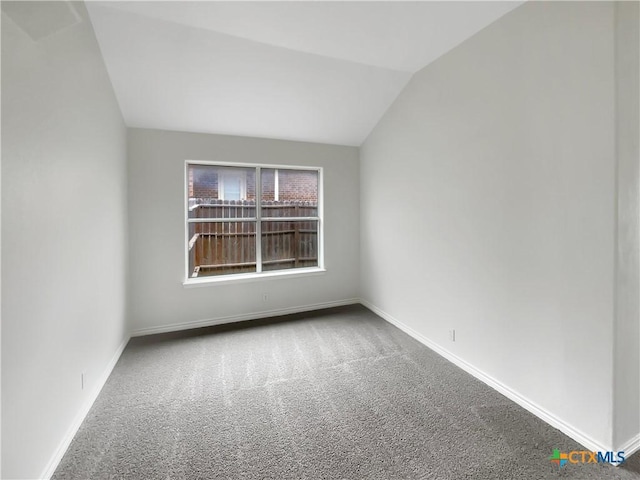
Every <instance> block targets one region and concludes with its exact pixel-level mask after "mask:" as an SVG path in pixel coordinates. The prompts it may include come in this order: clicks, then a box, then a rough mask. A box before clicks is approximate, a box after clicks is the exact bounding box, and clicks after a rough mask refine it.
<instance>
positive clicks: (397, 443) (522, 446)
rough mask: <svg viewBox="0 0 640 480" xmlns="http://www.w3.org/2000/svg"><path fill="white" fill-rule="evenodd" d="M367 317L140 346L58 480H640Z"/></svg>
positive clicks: (306, 318)
mask: <svg viewBox="0 0 640 480" xmlns="http://www.w3.org/2000/svg"><path fill="white" fill-rule="evenodd" d="M554 448H558V449H560V450H562V451H570V450H582V449H583V448H582V447H581V446H580V445H578V444H577V443H575V442H574V441H573V440H571V439H569V438H568V437H566V436H565V435H563V434H562V433H560V432H559V431H557V430H555V429H553V428H551V427H549V426H548V425H546V424H545V423H544V422H542V421H541V420H539V419H537V418H536V417H534V416H533V415H531V414H529V413H528V412H527V411H525V410H523V409H522V408H520V407H519V406H517V405H515V404H514V403H513V402H511V401H510V400H508V399H507V398H505V397H503V396H502V395H500V394H499V393H497V392H496V391H494V390H492V389H491V388H489V387H487V386H486V385H484V384H483V383H481V382H479V381H477V380H476V379H474V378H473V377H471V376H470V375H468V374H467V373H465V372H464V371H462V370H460V369H459V368H457V367H456V366H454V365H452V364H451V363H449V362H448V361H446V360H445V359H443V358H442V357H440V356H438V355H437V354H435V353H433V352H432V351H431V350H429V349H428V348H426V347H424V346H423V345H421V344H419V343H418V342H416V341H415V340H413V339H412V338H410V337H408V336H407V335H406V334H404V333H403V332H401V331H400V330H398V329H396V328H395V327H393V326H391V325H389V324H388V323H386V322H385V321H383V320H381V319H380V318H378V317H377V316H375V315H374V314H373V313H371V312H370V311H369V310H366V309H365V308H363V307H359V306H358V307H345V308H340V309H332V310H325V311H322V312H316V313H311V314H304V315H302V314H301V315H292V316H289V317H281V318H280V319H277V321H259V322H249V323H247V324H243V325H236V326H224V327H213V328H206V329H198V330H192V331H189V332H181V333H178V334H164V335H155V336H150V337H143V338H137V339H134V340H132V341H131V342H130V343H129V345H128V346H127V348H126V350H125V351H124V353H123V355H122V357H121V359H120V361H119V362H118V364H117V366H116V368H115V369H114V371H113V373H112V375H111V377H110V378H109V380H108V382H107V384H106V385H105V387H104V389H103V391H102V393H101V394H100V396H99V398H98V399H97V401H96V403H95V405H94V406H93V408H92V409H91V411H90V413H89V415H88V416H87V418H86V420H85V422H84V423H83V424H82V426H81V428H80V430H79V432H78V434H77V435H76V437H75V439H74V440H73V442H72V444H71V446H70V448H69V450H68V452H67V454H66V455H65V456H64V458H63V460H62V462H61V464H60V466H59V467H58V469H57V471H56V473H55V475H54V478H55V479H121V478H126V479H331V480H338V479H445V480H446V479H471V478H474V479H527V480H532V479H552V478H566V479H581V480H585V479H603V478H609V479H640V474H638V473H635V472H633V471H632V470H630V469H622V468H616V467H612V466H610V465H602V464H587V465H566V466H564V467H562V468H558V466H556V465H553V464H552V463H551V462H550V461H549V456H550V455H551V454H552V451H553V449H554Z"/></svg>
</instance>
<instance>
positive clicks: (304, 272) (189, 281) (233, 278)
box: [182, 160, 326, 287]
mask: <svg viewBox="0 0 640 480" xmlns="http://www.w3.org/2000/svg"><path fill="white" fill-rule="evenodd" d="M189 165H207V166H215V167H237V168H253V169H255V174H256V181H255V183H256V216H255V217H249V218H242V219H238V220H239V221H246V222H255V225H256V272H251V273H235V274H227V275H219V276H210V277H196V278H192V277H190V276H189V224H190V223H197V222H208V221H211V220H212V219H201V218H189V210H190V209H191V208H192V206H191V205H189ZM263 168H268V169H275V170H276V172H277V171H278V170H279V169H285V170H309V171H314V172H318V215H317V216H316V217H286V220H288V221H296V220H299V221H305V220H314V221H317V222H318V265H317V266H316V267H306V268H289V269H284V270H268V271H266V272H263V271H262V222H263V221H269V220H278V221H282V220H283V217H263V216H262V208H261V199H262V181H261V177H262V175H261V172H262V169H263ZM184 172H185V173H184V199H183V204H184V235H183V236H184V281H183V282H182V283H183V285H184V286H185V287H195V286H207V285H215V284H220V283H232V282H251V281H260V280H267V279H277V278H289V277H293V276H309V275H318V274H322V273H324V272H326V269H325V266H324V201H323V200H324V195H323V192H324V180H323V179H324V175H323V169H322V167H309V166H300V165H273V164H263V163H232V162H215V161H210V160H185V163H184ZM221 183H222V182H221V176H220V177H218V189H219V190H218V192H219V193H218V196H219V197H220V198H224V197H223V196H222V195H220V188H221V187H220V185H221ZM244 188H245V190H244V194H245V196H246V178H245V182H244ZM217 221H220V220H219V219H218V220H217ZM227 221H228V219H227Z"/></svg>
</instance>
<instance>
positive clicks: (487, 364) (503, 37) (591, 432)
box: [361, 2, 638, 447]
mask: <svg viewBox="0 0 640 480" xmlns="http://www.w3.org/2000/svg"><path fill="white" fill-rule="evenodd" d="M614 13H615V5H614V4H613V3H574V2H531V3H528V4H525V5H523V6H522V7H520V8H518V9H516V10H514V11H513V12H511V13H509V14H507V15H505V16H504V17H503V18H501V19H500V20H498V21H497V22H496V23H494V24H492V25H490V26H489V27H487V28H486V29H484V30H483V31H481V32H480V33H479V34H477V35H475V36H474V37H472V38H471V39H469V40H467V41H466V42H465V43H463V44H461V45H460V46H459V47H457V48H456V49H454V50H452V51H451V52H450V53H448V54H446V55H444V56H443V57H441V58H440V59H438V60H437V61H436V62H434V63H432V64H431V65H429V66H427V67H426V68H425V69H423V70H422V71H420V72H419V73H417V74H416V75H415V76H414V78H413V79H412V81H411V82H410V84H409V85H408V86H407V87H406V88H405V90H404V91H403V92H402V93H401V94H400V96H399V97H398V99H397V100H396V102H395V103H394V104H393V105H392V107H391V108H390V109H389V110H388V111H387V113H386V114H385V116H384V117H383V119H382V120H381V121H380V122H379V124H378V125H377V127H376V128H375V129H374V131H373V133H372V134H371V135H370V136H369V138H368V139H367V141H366V142H365V144H364V145H363V147H362V149H361V212H362V215H361V246H362V249H361V289H362V296H363V298H364V299H365V300H366V301H368V302H370V303H371V304H373V305H374V306H376V307H377V308H379V309H380V310H382V311H383V312H386V313H387V314H388V315H390V316H392V317H394V318H395V319H397V320H398V321H400V322H402V323H403V324H405V325H406V326H408V327H410V328H412V329H414V330H415V331H417V332H418V333H419V334H421V335H423V336H424V337H426V338H427V339H429V340H431V341H433V342H434V343H436V344H437V345H439V346H440V347H442V348H443V349H445V350H447V351H448V352H450V353H452V354H454V355H456V356H458V357H459V358H461V359H462V360H463V361H465V362H468V363H469V364H471V365H473V366H474V367H475V368H477V369H479V370H480V371H482V372H484V373H485V374H487V375H488V376H489V377H491V378H493V379H495V380H497V381H498V382H500V383H502V384H503V385H504V386H506V388H508V389H510V390H511V391H512V392H514V393H516V394H518V395H520V396H521V397H524V398H525V399H527V400H528V401H529V402H531V403H532V404H534V405H536V406H537V407H539V408H540V409H541V410H542V411H544V412H545V413H547V414H548V415H550V416H551V417H552V418H554V419H555V420H556V421H558V422H559V423H562V424H563V425H564V426H565V427H566V428H565V429H566V430H569V431H571V432H572V434H573V436H574V437H575V438H580V439H581V440H582V441H583V442H586V443H588V444H590V445H601V446H606V447H609V446H611V445H612V441H613V440H612V418H611V412H612V408H613V386H612V377H613V367H614V365H613V356H614V352H613V329H614V304H615V291H614V285H615V278H614V277H615V275H614V271H615V270H614V269H615V263H616V262H615V252H616V234H615V232H616V228H617V220H616V154H615V140H616V135H615V78H614V73H615V68H614ZM636 243H637V242H636ZM636 248H637V246H636ZM390 252H393V254H390ZM630 321H635V322H637V321H638V319H637V317H635V318H633V319H630ZM450 329H456V331H457V338H456V341H455V342H452V341H450V340H449V336H448V331H449V330H450Z"/></svg>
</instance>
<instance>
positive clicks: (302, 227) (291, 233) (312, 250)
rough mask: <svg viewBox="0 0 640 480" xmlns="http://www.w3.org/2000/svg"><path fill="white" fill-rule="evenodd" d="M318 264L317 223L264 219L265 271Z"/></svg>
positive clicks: (263, 262) (315, 265)
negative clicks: (265, 220)
mask: <svg viewBox="0 0 640 480" xmlns="http://www.w3.org/2000/svg"><path fill="white" fill-rule="evenodd" d="M317 266H318V222H317V221H316V220H308V221H297V222H287V221H267V222H262V270H263V271H268V270H286V269H290V268H305V267H317Z"/></svg>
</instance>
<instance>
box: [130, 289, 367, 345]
mask: <svg viewBox="0 0 640 480" xmlns="http://www.w3.org/2000/svg"><path fill="white" fill-rule="evenodd" d="M357 303H360V299H359V298H347V299H344V300H337V301H333V302H324V303H314V304H311V305H300V306H297V307H289V308H279V309H276V310H264V311H262V312H252V313H246V314H241V315H229V316H227V317H218V318H208V319H204V320H195V321H192V322H184V323H174V324H170V325H163V326H160V327H148V328H139V329H136V330H133V331H132V332H131V336H132V337H141V336H143V335H154V334H156V333H167V332H176V331H180V330H189V329H192V328H201V327H211V326H214V325H224V324H226V323H235V322H243V321H245V320H257V319H260V318H268V317H277V316H280V315H289V314H291V313H302V312H310V311H312V310H321V309H323V308H332V307H341V306H344V305H353V304H357Z"/></svg>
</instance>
